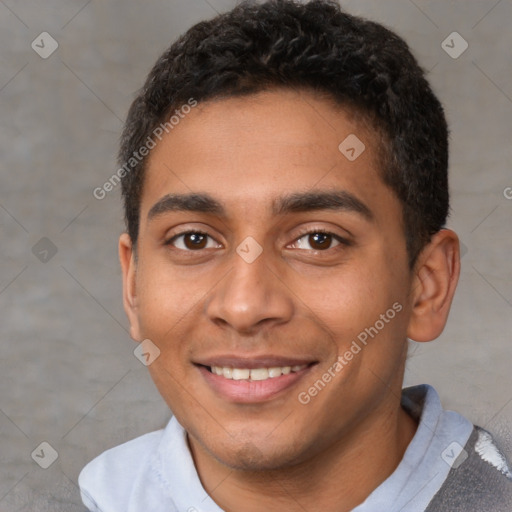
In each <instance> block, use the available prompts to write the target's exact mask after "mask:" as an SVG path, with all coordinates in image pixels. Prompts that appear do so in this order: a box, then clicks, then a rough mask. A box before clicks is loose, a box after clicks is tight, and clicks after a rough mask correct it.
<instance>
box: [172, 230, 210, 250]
mask: <svg viewBox="0 0 512 512" xmlns="http://www.w3.org/2000/svg"><path fill="white" fill-rule="evenodd" d="M167 244H168V245H173V246H174V247H176V248H177V249H182V250H184V251H197V250H199V249H206V248H211V247H218V244H216V242H215V241H214V240H213V239H212V238H211V237H210V236H209V235H208V234H206V233H200V232H197V231H187V232H186V233H180V234H179V235H176V236H174V237H173V238H171V240H169V242H167Z"/></svg>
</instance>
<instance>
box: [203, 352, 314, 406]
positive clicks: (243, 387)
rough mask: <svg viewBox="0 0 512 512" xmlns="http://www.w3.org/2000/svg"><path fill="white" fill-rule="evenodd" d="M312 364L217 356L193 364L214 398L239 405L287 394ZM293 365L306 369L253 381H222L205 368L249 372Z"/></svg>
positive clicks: (218, 376) (268, 357)
mask: <svg viewBox="0 0 512 512" xmlns="http://www.w3.org/2000/svg"><path fill="white" fill-rule="evenodd" d="M315 364H316V361H311V360H305V359H297V358H289V357H280V356H258V357H252V358H247V357H233V356H218V357H212V358H208V359H204V360H201V362H196V363H195V365H196V367H197V369H198V370H199V373H200V374H201V376H202V378H203V379H204V380H205V382H206V384H207V386H208V387H209V388H210V389H211V390H212V391H213V392H214V393H215V394H216V395H218V396H219V397H220V398H221V399H223V400H225V401H227V402H232V403H241V404H243V403H245V404H256V403H262V402H268V401H270V400H273V399H275V398H278V397H279V396H282V395H283V394H285V393H287V392H290V391H291V389H292V388H293V387H294V386H296V385H297V383H298V382H299V381H301V380H302V379H304V377H305V376H306V375H307V374H308V373H309V372H310V371H311V369H312V368H313V367H314V366H315ZM296 365H307V366H306V367H305V368H303V369H302V370H300V371H297V372H291V373H289V374H287V375H281V376H279V377H274V378H269V379H266V380H254V381H252V380H233V379H226V378H225V377H223V376H221V375H216V374H214V373H212V372H211V371H210V369H209V368H210V367H212V366H223V367H230V368H246V369H253V368H271V367H277V366H281V367H282V366H296Z"/></svg>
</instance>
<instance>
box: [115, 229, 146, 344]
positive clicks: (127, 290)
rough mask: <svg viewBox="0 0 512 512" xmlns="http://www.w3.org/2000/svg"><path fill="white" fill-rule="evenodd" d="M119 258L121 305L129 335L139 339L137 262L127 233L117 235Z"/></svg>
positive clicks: (136, 339)
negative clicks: (121, 290) (128, 323)
mask: <svg viewBox="0 0 512 512" xmlns="http://www.w3.org/2000/svg"><path fill="white" fill-rule="evenodd" d="M119 260H120V261H121V270H122V272H123V305H124V310H125V312H126V315H127V316H128V320H129V321H130V336H131V337H132V338H133V339H134V340H135V341H141V339H142V338H141V335H140V325H139V314H138V299H137V289H136V286H135V285H136V277H137V273H136V270H137V263H136V261H135V252H134V250H133V245H132V240H131V238H130V236H129V235H128V233H123V234H122V235H121V236H120V237H119Z"/></svg>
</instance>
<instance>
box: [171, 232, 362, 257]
mask: <svg viewBox="0 0 512 512" xmlns="http://www.w3.org/2000/svg"><path fill="white" fill-rule="evenodd" d="M314 234H320V235H328V236H331V237H332V238H333V239H334V240H336V241H337V242H339V245H344V246H350V245H352V244H351V242H350V241H349V240H347V239H346V238H343V237H341V236H339V235H337V234H336V233H333V232H331V231H327V230H325V229H309V230H305V231H301V232H300V233H299V236H298V237H297V238H295V240H294V242H293V243H296V242H297V241H298V240H300V239H301V238H304V237H305V236H307V235H314ZM185 235H205V236H207V237H209V238H211V239H212V240H215V239H214V238H213V237H212V236H210V235H209V234H208V233H205V232H204V231H197V230H188V231H183V232H181V233H176V234H175V235H173V236H172V237H171V238H170V239H169V240H167V241H166V242H165V243H164V245H166V246H172V245H173V242H174V241H175V240H177V239H178V238H179V237H182V236H185ZM217 243H218V242H217ZM339 245H335V246H334V247H329V248H328V249H323V250H322V249H306V250H308V251H315V252H327V251H329V250H332V249H335V248H336V247H339ZM175 249H177V250H179V251H185V252H190V253H193V252H200V250H201V249H198V250H191V249H179V248H177V247H175Z"/></svg>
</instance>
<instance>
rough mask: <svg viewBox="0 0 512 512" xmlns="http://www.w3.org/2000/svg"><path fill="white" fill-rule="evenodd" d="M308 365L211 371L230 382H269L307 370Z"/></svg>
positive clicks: (223, 367)
mask: <svg viewBox="0 0 512 512" xmlns="http://www.w3.org/2000/svg"><path fill="white" fill-rule="evenodd" d="M306 366H307V365H306V364H300V365H295V366H273V367H270V368H252V369H250V368H231V367H228V366H212V367H210V371H211V372H212V373H213V374H215V375H219V376H221V377H224V378H225V379H230V380H252V381H254V380H258V381H260V380H267V379H275V378H277V377H281V375H288V374H289V373H292V372H300V371H301V370H303V369H304V368H306Z"/></svg>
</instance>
